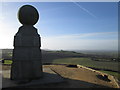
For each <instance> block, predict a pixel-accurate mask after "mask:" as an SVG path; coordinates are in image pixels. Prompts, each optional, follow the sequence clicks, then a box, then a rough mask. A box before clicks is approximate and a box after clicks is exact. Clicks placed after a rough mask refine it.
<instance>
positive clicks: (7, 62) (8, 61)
mask: <svg viewBox="0 0 120 90" xmlns="http://www.w3.org/2000/svg"><path fill="white" fill-rule="evenodd" d="M4 64H12V60H5V61H4Z"/></svg>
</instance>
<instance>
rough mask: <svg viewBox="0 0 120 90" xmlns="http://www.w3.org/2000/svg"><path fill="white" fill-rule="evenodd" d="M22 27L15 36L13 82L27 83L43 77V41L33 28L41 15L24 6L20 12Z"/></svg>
mask: <svg viewBox="0 0 120 90" xmlns="http://www.w3.org/2000/svg"><path fill="white" fill-rule="evenodd" d="M18 19H19V21H20V23H21V24H22V26H21V27H20V28H19V30H18V32H17V33H16V35H15V36H14V49H13V57H12V60H13V63H12V66H11V76H10V77H11V80H18V81H25V80H33V79H38V78H41V77H42V74H43V71H42V62H41V49H40V47H41V39H40V35H39V34H38V33H37V29H36V28H35V27H34V26H33V25H35V24H36V23H37V21H38V19H39V13H38V11H37V9H36V8H34V7H33V6H31V5H24V6H22V7H21V8H20V9H19V11H18Z"/></svg>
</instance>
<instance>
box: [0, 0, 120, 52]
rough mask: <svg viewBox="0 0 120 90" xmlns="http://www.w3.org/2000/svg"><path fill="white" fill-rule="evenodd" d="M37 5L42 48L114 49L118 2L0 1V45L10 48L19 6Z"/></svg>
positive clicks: (116, 39) (18, 24)
mask: <svg viewBox="0 0 120 90" xmlns="http://www.w3.org/2000/svg"><path fill="white" fill-rule="evenodd" d="M25 4H29V5H33V6H34V7H36V9H37V10H38V12H39V14H40V19H39V21H38V22H37V24H36V25H35V27H36V28H37V29H38V33H39V34H40V36H41V43H42V47H41V48H42V49H52V50H53V49H57V50H58V49H63V50H64V49H69V50H71V49H75V50H117V49H118V3H117V2H56V3H55V2H48V3H47V2H34V3H33V2H31V3H27V2H18V3H15V2H11V3H8V2H1V3H0V42H1V43H0V48H13V38H14V35H15V33H17V31H18V28H19V27H20V26H21V24H20V23H19V21H18V19H17V12H18V9H19V8H20V7H21V6H22V5H25Z"/></svg>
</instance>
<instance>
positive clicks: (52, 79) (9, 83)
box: [2, 68, 64, 88]
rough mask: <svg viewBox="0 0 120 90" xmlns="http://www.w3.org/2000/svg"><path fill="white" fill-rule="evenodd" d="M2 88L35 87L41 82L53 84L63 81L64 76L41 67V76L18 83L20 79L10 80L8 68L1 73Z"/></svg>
mask: <svg viewBox="0 0 120 90" xmlns="http://www.w3.org/2000/svg"><path fill="white" fill-rule="evenodd" d="M2 74H3V75H2V76H3V77H2V88H12V87H13V88H17V87H18V88H19V87H32V86H33V87H35V86H39V85H43V84H52V83H53V84H54V83H60V82H63V81H64V78H62V77H61V76H59V75H58V74H57V73H55V72H54V71H52V70H51V69H50V68H43V77H42V78H40V79H35V80H31V81H26V83H20V82H21V81H13V80H10V70H5V71H3V73H2Z"/></svg>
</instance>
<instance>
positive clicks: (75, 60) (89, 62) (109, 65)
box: [53, 58, 119, 71]
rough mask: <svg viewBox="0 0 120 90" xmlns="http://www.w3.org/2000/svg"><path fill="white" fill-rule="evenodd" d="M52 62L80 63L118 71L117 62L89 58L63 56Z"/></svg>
mask: <svg viewBox="0 0 120 90" xmlns="http://www.w3.org/2000/svg"><path fill="white" fill-rule="evenodd" d="M53 63H60V64H80V65H84V66H87V67H93V68H100V69H109V70H113V71H118V64H119V63H118V62H100V61H93V60H91V59H90V58H63V59H55V60H54V61H53Z"/></svg>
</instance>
